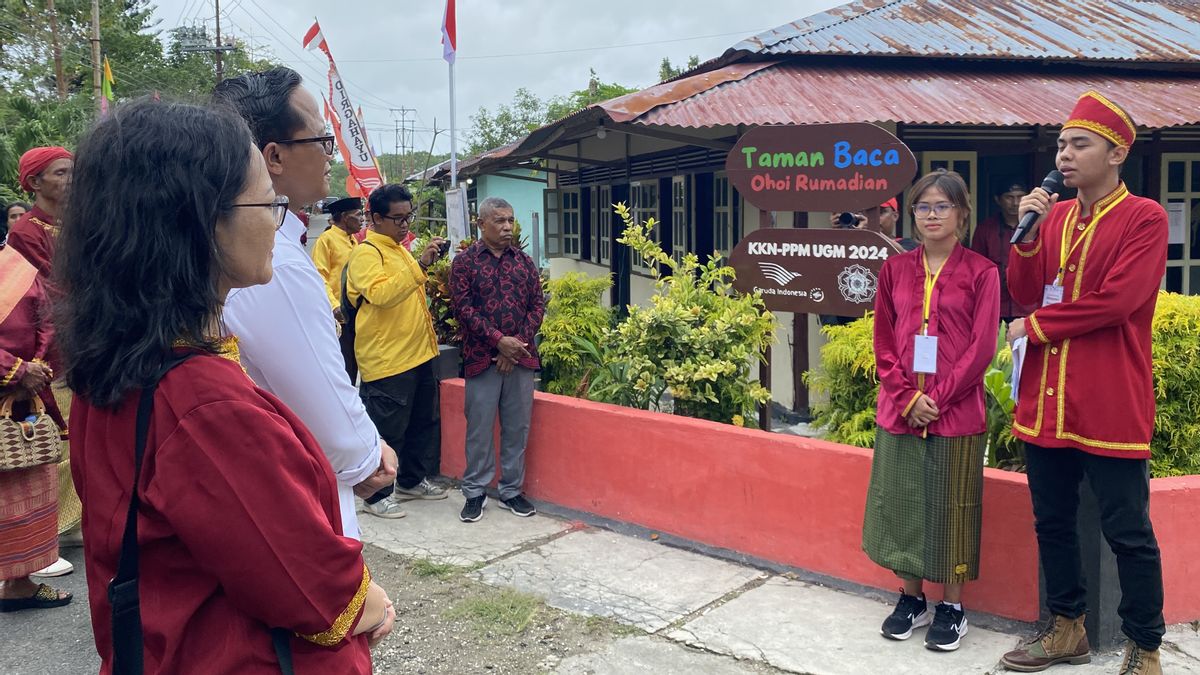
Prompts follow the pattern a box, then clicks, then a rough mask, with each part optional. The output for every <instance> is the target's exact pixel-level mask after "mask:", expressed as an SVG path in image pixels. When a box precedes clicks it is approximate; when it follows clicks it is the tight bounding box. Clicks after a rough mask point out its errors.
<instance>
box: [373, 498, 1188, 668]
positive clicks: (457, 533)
mask: <svg viewBox="0 0 1200 675" xmlns="http://www.w3.org/2000/svg"><path fill="white" fill-rule="evenodd" d="M462 501H463V500H462V497H461V495H460V494H459V493H457V492H452V493H451V496H450V498H449V499H446V500H443V501H432V502H408V503H407V505H406V509H407V510H408V512H409V514H408V517H407V518H403V519H401V520H382V519H379V518H374V517H371V516H368V515H366V514H360V519H361V521H362V525H363V539H364V541H367V542H370V543H372V544H375V545H376V546H379V547H381V548H384V549H386V550H388V551H391V552H393V553H396V554H399V555H403V556H406V557H417V558H425V559H428V560H430V561H432V562H439V563H451V564H455V565H461V566H465V567H468V568H470V569H471V571H470V572H469V574H470V576H472V577H474V578H475V579H478V580H480V581H482V582H484V583H486V584H489V585H492V586H497V587H511V588H514V589H517V590H520V591H523V592H527V593H532V594H534V595H537V596H540V597H542V598H543V599H545V601H546V603H547V604H549V605H551V606H553V607H557V608H560V609H563V610H567V611H569V612H575V613H579V614H584V615H592V616H598V617H605V618H611V619H614V620H616V621H619V622H621V623H623V624H627V625H629V626H632V627H635V628H637V629H638V630H639V631H640V633H639V634H637V635H633V636H630V637H625V638H622V639H620V640H618V641H616V642H614V643H612V644H610V645H608V646H607V647H606V648H605V649H604V650H603V651H601V652H598V653H594V654H585V655H579V656H573V657H570V658H567V659H565V660H563V661H562V662H561V663H559V664H556V666H555V667H556V670H555V671H554V672H557V673H569V674H571V675H583V674H594V675H601V674H608V673H612V674H616V673H716V674H719V675H723V674H726V673H728V674H731V675H732V674H735V673H762V672H791V673H813V674H819V675H826V674H828V675H842V674H845V675H863V674H874V673H922V674H929V673H989V674H990V673H1004V672H1007V671H1005V670H1003V669H1002V668H1000V667H999V666H998V665H997V660H998V659H999V658H1000V656H1001V655H1002V654H1003V653H1004V652H1006V651H1008V650H1009V649H1011V648H1013V647H1014V646H1015V645H1017V644H1018V643H1019V641H1020V639H1021V638H1022V637H1023V636H1022V635H1020V634H1018V633H1019V631H1013V630H1011V628H1010V629H1008V630H988V629H985V628H981V627H978V626H974V625H973V626H971V630H970V633H969V634H968V635H967V636H966V637H965V638H964V639H963V646H962V648H961V649H959V650H958V651H957V652H953V653H937V652H932V651H929V650H927V649H925V648H924V647H923V644H922V638H923V635H924V632H923V631H921V632H918V633H917V634H916V635H914V637H913V639H911V640H909V641H907V642H890V641H887V640H884V639H883V638H882V637H880V635H879V632H878V630H879V624H880V623H881V622H882V620H883V618H884V617H885V616H887V614H888V613H889V612H890V607H889V606H888V605H887V604H886V602H885V601H884V600H882V599H880V598H877V597H866V596H864V595H856V594H852V593H847V592H843V591H839V590H834V589H830V588H826V587H823V586H820V585H817V584H812V583H806V582H803V581H800V580H797V579H794V578H789V577H790V576H794V575H778V574H774V573H770V572H765V571H762V570H759V569H756V568H753V567H748V566H744V565H739V564H735V563H732V562H728V561H726V560H721V559H718V558H715V557H710V556H706V555H702V554H700V553H694V552H691V551H688V550H683V549H680V548H678V547H674V546H667V545H665V544H663V543H659V542H657V541H653V540H652V538H651V537H648V536H629V535H624V534H618V533H615V532H612V531H608V530H605V529H600V528H596V527H590V526H587V525H585V524H584V523H581V522H579V521H570V520H566V519H562V518H556V517H551V516H546V515H538V516H535V517H533V518H517V517H514V516H513V515H512V514H511V513H509V512H508V511H505V510H503V509H500V508H497V507H496V503H495V502H494V501H490V502H489V505H488V508H487V509H486V510H485V511H484V517H483V520H481V521H480V522H478V523H472V524H465V523H461V522H459V521H458V511H459V509H461V508H462ZM967 610H968V618H969V619H970V618H971V615H970V607H969V606H968V608H967ZM993 623H994V622H993ZM1167 640H1168V641H1167V643H1166V644H1164V648H1163V656H1162V660H1163V669H1164V671H1165V672H1167V673H1172V674H1175V673H1197V674H1200V634H1197V632H1196V629H1194V628H1193V627H1192V626H1190V625H1189V626H1172V627H1171V628H1170V629H1169V633H1168V635H1167ZM1119 664H1120V654H1119V653H1114V654H1100V655H1096V656H1095V657H1094V658H1093V662H1092V664H1090V665H1088V666H1079V667H1065V666H1064V667H1059V668H1057V669H1055V670H1051V671H1050V672H1051V673H1054V672H1063V673H1073V674H1076V675H1098V674H1100V673H1115V672H1116V670H1117V667H1118V666H1119Z"/></svg>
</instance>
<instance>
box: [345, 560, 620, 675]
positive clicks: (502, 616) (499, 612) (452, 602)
mask: <svg viewBox="0 0 1200 675" xmlns="http://www.w3.org/2000/svg"><path fill="white" fill-rule="evenodd" d="M364 555H365V557H366V559H367V564H368V565H369V566H370V568H371V574H372V576H373V577H374V578H375V580H376V581H377V582H378V583H379V584H380V585H382V586H383V587H384V588H385V589H387V592H388V596H389V597H390V598H391V599H392V602H393V603H394V604H395V606H396V626H395V628H394V629H393V630H392V634H391V635H389V636H388V638H387V639H386V640H384V641H383V642H382V643H381V644H380V645H379V646H378V647H377V648H376V649H375V651H374V653H373V657H374V661H375V672H376V673H380V674H384V673H406V674H407V673H414V674H417V675H433V674H435V673H538V672H549V671H551V670H553V669H554V668H555V667H556V666H557V665H558V663H559V661H560V660H562V659H563V658H564V657H567V656H570V655H572V654H578V653H582V652H591V651H598V650H600V649H603V648H604V646H605V645H607V644H608V643H609V642H612V641H613V640H615V639H616V638H618V637H620V636H622V635H630V634H636V633H640V631H636V630H634V629H630V628H628V627H624V626H621V625H620V624H617V623H615V622H611V621H607V620H603V619H597V618H595V617H591V618H589V617H582V616H577V615H574V614H568V613H566V612H563V611H560V610H557V609H554V608H551V607H548V606H546V605H545V604H544V603H542V602H541V601H540V600H538V599H537V598H534V597H532V596H527V595H522V594H518V593H515V592H513V591H508V590H501V589H496V588H492V587H490V586H487V585H485V584H482V583H479V582H477V581H474V580H471V579H468V578H466V577H465V576H464V572H465V571H466V570H464V569H461V568H448V567H439V566H430V565H423V564H421V563H415V564H411V563H409V562H406V561H404V560H403V559H401V558H400V557H399V556H396V555H394V554H391V553H388V552H386V551H384V550H382V549H379V548H376V547H374V546H370V545H367V546H365V547H364Z"/></svg>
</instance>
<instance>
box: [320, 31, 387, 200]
mask: <svg viewBox="0 0 1200 675" xmlns="http://www.w3.org/2000/svg"><path fill="white" fill-rule="evenodd" d="M304 48H305V49H313V48H317V49H320V50H321V51H322V52H324V53H325V56H326V57H327V58H328V59H329V93H328V95H326V96H323V97H322V98H324V101H325V118H326V119H328V120H329V121H330V123H331V126H332V127H333V133H334V136H336V137H337V144H338V147H339V148H340V149H341V151H342V159H343V160H344V161H345V162H346V168H347V169H348V170H349V172H350V176H349V178H350V180H353V182H354V185H355V187H356V188H357V192H358V195H354V192H355V191H354V190H349V181H347V190H348V191H349V192H350V193H351V196H363V197H366V196H367V195H369V194H371V191H372V190H374V189H375V188H377V187H379V186H380V185H382V184H383V176H382V175H381V172H380V171H379V166H378V164H376V162H375V156H374V153H373V152H371V146H370V145H369V144H368V143H367V134H366V129H365V128H364V126H365V125H364V124H363V123H362V121H361V119H360V117H359V115H358V114H357V113H356V112H355V109H354V104H353V103H351V102H350V94H349V92H347V91H346V85H345V83H344V82H343V81H342V76H341V75H339V74H338V69H337V65H335V64H334V62H333V54H331V53H329V44H328V43H327V42H326V41H325V36H324V35H322V34H321V24H320V23H319V22H316V21H314V22H313V25H312V28H309V29H308V32H307V33H305V35H304Z"/></svg>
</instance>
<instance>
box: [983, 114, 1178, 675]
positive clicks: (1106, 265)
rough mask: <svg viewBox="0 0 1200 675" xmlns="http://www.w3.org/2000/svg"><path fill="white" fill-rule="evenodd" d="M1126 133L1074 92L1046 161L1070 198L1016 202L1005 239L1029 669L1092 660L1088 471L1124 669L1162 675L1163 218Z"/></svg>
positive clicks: (1120, 119) (1041, 193) (1120, 117)
mask: <svg viewBox="0 0 1200 675" xmlns="http://www.w3.org/2000/svg"><path fill="white" fill-rule="evenodd" d="M1135 136H1136V127H1135V126H1134V123H1133V120H1131V119H1130V117H1129V115H1128V114H1127V113H1126V112H1125V111H1124V110H1122V109H1121V108H1120V107H1118V106H1117V105H1115V104H1114V103H1112V102H1111V101H1109V100H1108V99H1106V98H1105V97H1104V96H1102V95H1101V94H1099V93H1097V92H1094V91H1089V92H1087V93H1086V94H1084V95H1083V96H1082V97H1080V99H1079V102H1078V103H1077V104H1076V106H1075V109H1074V110H1073V111H1072V113H1071V116H1070V119H1069V120H1068V121H1067V123H1066V124H1064V125H1063V128H1062V132H1061V133H1060V134H1059V136H1058V155H1057V158H1056V163H1057V166H1058V169H1059V170H1060V171H1062V173H1063V176H1064V184H1065V185H1066V186H1067V187H1072V188H1075V189H1076V190H1078V196H1077V198H1076V199H1072V200H1069V201H1063V202H1059V201H1058V198H1057V196H1051V195H1049V194H1047V193H1046V191H1045V190H1042V189H1041V188H1035V189H1034V190H1033V191H1032V192H1031V193H1030V194H1029V195H1027V196H1026V197H1024V198H1023V199H1022V200H1021V206H1020V212H1021V214H1022V215H1024V214H1025V213H1028V212H1031V211H1032V212H1034V213H1037V214H1038V222H1037V223H1035V225H1034V227H1033V228H1032V229H1031V230H1030V232H1029V234H1028V235H1027V236H1026V237H1025V239H1024V240H1023V241H1022V242H1020V243H1018V244H1017V245H1016V246H1014V247H1013V250H1012V252H1011V254H1010V258H1009V267H1008V287H1009V290H1010V291H1011V292H1012V297H1013V300H1014V301H1016V302H1018V303H1020V304H1025V305H1036V306H1038V307H1039V309H1037V310H1035V311H1034V312H1032V313H1031V314H1030V315H1029V316H1028V317H1027V318H1025V319H1017V320H1016V321H1014V322H1013V323H1012V325H1011V326H1010V327H1009V333H1008V337H1009V340H1010V341H1011V340H1015V339H1017V338H1019V337H1028V340H1029V346H1028V352H1027V354H1026V356H1025V366H1024V369H1023V372H1022V373H1021V383H1020V394H1019V398H1018V404H1017V411H1016V419H1015V421H1014V423H1013V433H1014V435H1016V436H1017V437H1019V438H1021V439H1022V440H1023V441H1025V444H1026V463H1027V467H1028V476H1029V492H1030V496H1031V497H1032V499H1033V514H1034V520H1035V527H1036V529H1037V537H1038V551H1039V555H1040V557H1041V563H1042V568H1043V569H1044V570H1045V576H1046V604H1047V607H1048V608H1049V610H1050V612H1051V614H1052V615H1053V618H1052V619H1051V622H1050V623H1049V624H1048V625H1047V626H1046V628H1045V630H1043V631H1042V633H1041V634H1040V635H1039V636H1038V637H1037V638H1036V639H1035V640H1034V641H1032V642H1030V643H1028V644H1025V645H1023V646H1022V647H1021V648H1019V649H1017V650H1015V651H1012V652H1009V653H1008V654H1005V655H1004V657H1003V659H1002V660H1001V663H1003V664H1004V665H1005V666H1006V667H1007V668H1009V669H1011V670H1018V671H1023V672H1034V671H1039V670H1044V669H1046V668H1048V667H1049V666H1051V665H1054V664H1056V663H1071V664H1079V663H1086V662H1087V661H1088V659H1089V656H1088V653H1089V646H1088V640H1087V634H1086V632H1085V630H1084V625H1083V616H1084V612H1085V611H1086V604H1085V603H1086V591H1085V589H1084V585H1083V579H1082V573H1081V567H1080V564H1081V563H1080V553H1079V541H1078V538H1077V536H1076V512H1077V510H1078V506H1079V492H1078V486H1079V484H1080V482H1081V481H1082V480H1083V478H1084V476H1087V478H1088V480H1089V482H1090V484H1091V486H1092V489H1093V491H1094V492H1095V494H1096V499H1097V501H1098V502H1099V506H1100V513H1101V529H1102V530H1103V532H1104V536H1105V538H1106V539H1107V540H1108V543H1109V546H1110V547H1111V548H1112V551H1113V553H1114V554H1115V555H1116V559H1117V570H1118V574H1119V577H1120V584H1121V603H1120V606H1119V607H1118V609H1117V613H1118V614H1119V615H1120V617H1121V622H1122V623H1121V630H1122V631H1123V632H1124V633H1125V635H1126V636H1127V637H1128V638H1129V643H1128V645H1127V647H1126V651H1125V660H1124V663H1123V664H1122V666H1121V670H1120V672H1121V673H1123V674H1124V673H1128V674H1133V673H1137V674H1138V675H1151V674H1157V673H1161V672H1162V670H1161V667H1160V666H1159V653H1158V647H1159V644H1160V643H1161V642H1162V637H1163V633H1164V631H1165V627H1164V623H1163V614H1162V606H1163V585H1162V564H1161V561H1160V558H1159V550H1158V543H1157V541H1156V540H1155V538H1154V529H1153V527H1152V525H1151V522H1150V509H1149V500H1150V473H1149V458H1150V437H1151V435H1152V434H1153V431H1154V388H1153V379H1152V372H1151V367H1150V324H1151V321H1152V319H1153V317H1154V306H1155V302H1156V301H1157V298H1158V289H1159V282H1160V280H1161V279H1162V275H1163V272H1164V270H1165V267H1166V259H1167V214H1166V212H1165V211H1164V210H1163V207H1162V206H1161V205H1160V204H1158V203H1157V202H1155V201H1153V200H1151V199H1144V198H1142V197H1135V196H1133V195H1131V194H1130V193H1129V190H1128V189H1126V187H1125V184H1124V183H1123V182H1122V181H1121V177H1120V170H1121V165H1122V164H1123V163H1124V161H1125V159H1126V158H1127V157H1128V156H1129V148H1130V146H1131V145H1133V141H1134V138H1135Z"/></svg>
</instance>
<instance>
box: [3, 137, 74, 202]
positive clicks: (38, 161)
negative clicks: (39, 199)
mask: <svg viewBox="0 0 1200 675" xmlns="http://www.w3.org/2000/svg"><path fill="white" fill-rule="evenodd" d="M56 159H75V155H72V154H71V151H70V150H67V149H66V148H60V147H58V146H51V147H46V148H34V149H32V150H30V151H29V152H26V153H25V154H23V155H21V161H20V162H18V163H17V177H18V178H19V179H20V181H21V189H22V190H24V191H26V192H33V187H32V186H31V185H30V184H29V179H30V178H33V177H34V176H36V175H38V174H40V173H41V172H43V171H45V170H46V167H48V166H50V163H51V162H53V161H54V160H56Z"/></svg>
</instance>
